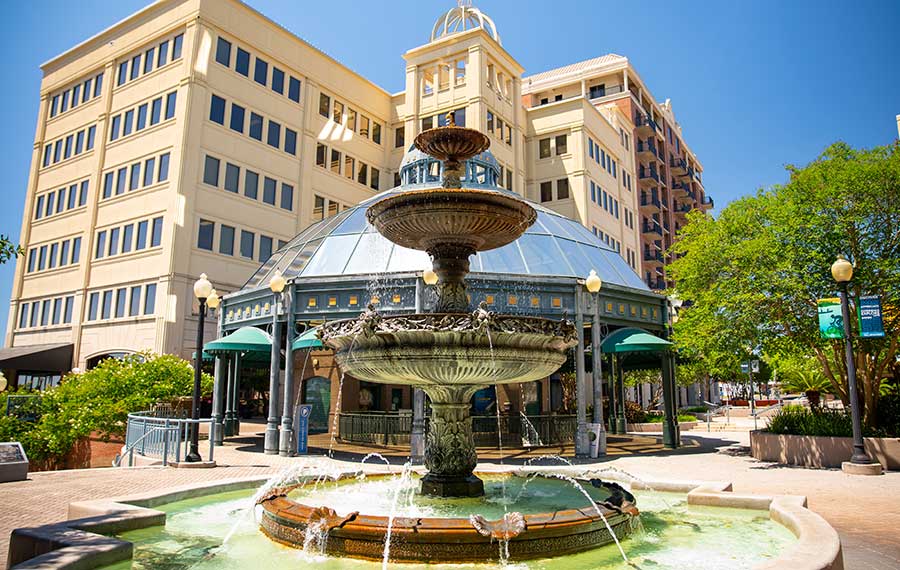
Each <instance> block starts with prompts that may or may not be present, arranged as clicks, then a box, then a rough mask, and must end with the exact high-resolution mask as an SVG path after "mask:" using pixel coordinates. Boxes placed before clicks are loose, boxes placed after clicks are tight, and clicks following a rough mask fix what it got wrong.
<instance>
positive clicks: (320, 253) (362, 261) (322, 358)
mask: <svg viewBox="0 0 900 570" xmlns="http://www.w3.org/2000/svg"><path fill="white" fill-rule="evenodd" d="M499 175H500V168H499V165H498V163H497V161H496V160H495V159H494V157H493V155H492V154H491V153H490V152H488V151H486V152H483V153H481V154H479V155H477V156H475V157H473V158H472V159H470V160H468V161H467V162H466V163H465V165H464V176H463V178H462V180H463V182H464V186H465V187H471V188H491V189H495V190H498V191H500V192H505V191H504V190H502V189H501V188H498V185H497V181H498V180H499ZM400 178H401V185H400V186H398V187H396V188H393V189H391V190H388V191H386V192H383V193H381V194H379V195H377V196H375V197H373V198H370V199H369V200H366V201H364V202H362V203H361V204H359V205H357V206H354V207H351V208H348V209H346V210H344V211H342V212H340V213H338V214H335V215H333V216H331V217H329V218H326V219H324V220H322V221H319V222H316V223H314V224H312V225H311V226H309V227H307V228H306V229H305V230H304V231H302V232H301V233H300V234H298V235H297V236H296V237H295V238H294V239H292V240H291V241H290V242H289V243H288V244H286V245H285V246H284V247H282V248H281V249H280V250H279V251H277V252H276V253H275V254H273V255H272V257H271V258H270V259H269V260H268V261H266V262H265V263H263V264H262V265H261V266H260V267H259V269H258V270H257V271H256V272H255V273H254V274H253V275H252V276H251V277H250V279H249V280H248V281H247V283H246V285H245V286H244V288H243V289H241V290H240V291H237V292H235V293H232V294H229V295H226V296H225V297H224V299H223V301H222V305H221V307H220V309H219V336H220V337H221V338H220V339H219V340H217V341H214V342H213V343H209V344H207V346H206V351H207V352H210V353H212V354H215V355H216V357H217V361H216V390H215V393H216V394H220V393H225V392H227V390H225V388H223V385H225V384H226V383H229V379H230V383H229V384H228V385H230V386H231V389H232V390H234V389H235V387H236V385H237V375H238V370H239V363H235V360H237V359H235V358H233V357H229V356H228V355H229V354H231V355H234V354H237V352H234V351H232V352H229V351H227V350H222V349H216V343H220V342H224V341H225V340H226V339H228V338H230V337H231V336H233V335H234V334H236V332H235V331H239V330H247V327H252V328H257V329H265V330H266V331H268V333H269V334H268V335H267V336H266V338H271V344H270V345H269V346H268V348H266V350H268V351H269V352H268V353H267V357H268V358H269V359H270V362H272V364H273V365H272V369H271V377H270V395H269V414H268V422H267V428H266V443H265V451H266V452H267V453H279V452H280V453H281V454H283V455H289V454H291V453H292V449H293V440H292V438H293V433H294V432H293V430H294V427H293V426H294V413H295V404H297V403H298V402H301V401H302V402H304V403H311V404H313V416H314V417H317V418H319V419H318V421H319V423H320V424H321V423H323V422H324V423H325V424H327V426H328V428H329V429H335V428H336V427H340V425H341V422H338V421H336V419H335V418H336V416H337V415H343V414H348V413H351V412H355V411H359V410H358V409H348V407H350V408H353V407H358V408H360V409H363V410H365V409H367V408H369V407H372V404H373V402H375V403H376V404H378V402H380V401H381V396H384V395H385V394H387V395H389V397H390V402H391V405H392V407H393V408H405V409H409V408H412V413H411V414H409V415H407V416H406V418H407V423H408V427H409V429H410V430H411V431H412V436H411V442H412V445H413V452H414V453H413V454H414V455H415V454H416V448H417V441H418V439H419V437H417V436H421V434H422V430H423V429H424V410H425V397H424V394H422V393H421V392H420V391H419V390H414V391H413V390H410V389H408V388H405V389H401V388H400V387H396V388H392V387H390V386H384V387H382V386H378V387H377V389H378V390H382V389H383V391H381V392H378V393H377V394H373V393H371V391H370V392H369V393H368V394H367V393H366V391H369V390H370V387H363V386H361V385H359V384H360V383H359V382H357V381H356V380H355V379H352V378H349V377H347V378H344V377H343V374H342V373H341V372H340V370H337V369H336V365H334V364H333V361H331V360H330V358H329V354H328V353H329V351H328V350H327V349H325V348H323V347H322V345H321V342H320V341H319V340H318V338H317V337H316V336H315V332H314V330H313V329H314V328H315V327H317V326H318V325H320V324H322V323H323V322H326V321H331V320H335V319H346V318H354V317H357V316H358V315H359V314H360V313H361V312H362V311H363V310H364V309H365V308H366V307H367V306H368V305H372V306H373V308H374V309H375V310H377V311H378V312H379V313H383V314H384V315H397V314H412V313H421V312H423V311H426V312H427V311H429V310H431V308H432V307H433V306H434V304H435V301H436V294H435V292H434V289H433V287H432V286H430V285H427V284H426V283H425V281H424V280H423V270H425V269H430V267H431V262H430V260H429V258H428V255H427V254H426V253H425V252H421V251H415V250H411V249H406V248H404V247H401V246H398V245H395V244H393V243H391V242H390V241H388V240H387V239H386V238H384V237H382V236H381V234H379V233H378V232H377V231H375V228H373V227H372V226H371V225H370V224H369V222H368V221H367V218H366V211H367V209H368V207H369V206H370V205H372V204H373V203H375V202H377V201H378V200H381V199H383V198H386V197H388V196H391V195H394V194H396V193H399V192H404V191H407V190H411V189H421V188H430V187H439V186H440V185H441V183H442V171H441V163H440V162H439V161H438V160H436V159H434V158H433V157H431V156H429V155H427V154H425V153H423V152H421V151H419V150H417V149H416V148H415V147H411V148H410V149H409V151H408V152H407V154H406V156H405V157H404V159H403V161H402V163H401V170H400ZM529 203H530V202H529ZM530 204H531V206H532V207H533V208H534V209H535V210H536V212H537V221H536V222H535V223H534V225H532V226H531V227H530V228H528V229H527V230H526V231H525V233H524V234H523V235H522V236H521V237H520V238H519V239H518V240H516V241H514V242H512V243H510V244H509V245H507V246H504V247H501V248H498V249H494V250H490V251H484V252H480V253H478V254H476V255H473V256H472V257H471V272H470V274H469V277H468V279H467V282H468V297H469V302H470V307H471V308H472V309H474V308H475V307H478V306H479V305H482V304H483V305H484V307H485V308H486V309H487V310H490V311H497V312H502V313H504V314H521V315H531V316H541V317H546V318H550V319H556V320H558V319H560V318H562V317H563V316H568V317H569V318H570V319H572V320H574V321H575V324H576V328H577V331H578V344H577V346H576V348H575V349H574V354H573V360H574V364H575V366H574V368H575V377H576V381H575V385H576V410H577V411H576V417H575V430H574V431H575V442H576V451H577V453H578V454H579V455H587V454H588V450H589V437H588V426H587V417H586V410H587V407H588V405H589V399H590V398H589V396H588V390H587V387H588V385H587V382H588V378H587V374H586V371H585V368H586V366H585V355H586V352H585V348H586V342H585V337H584V332H585V329H586V328H589V329H591V333H590V334H591V337H590V338H592V344H593V345H594V346H599V345H600V344H601V339H602V338H603V337H606V336H607V335H608V334H613V335H614V334H615V332H616V331H618V330H621V329H628V330H632V331H633V330H637V331H639V332H641V333H643V334H646V336H647V337H651V338H654V339H658V340H659V341H660V342H661V343H664V344H660V345H659V346H660V347H665V346H667V345H668V343H667V342H666V341H665V340H664V337H666V336H667V331H668V322H669V313H670V306H669V301H668V299H667V298H666V297H665V296H662V295H659V294H656V293H654V292H652V291H650V290H649V289H648V288H647V286H646V285H645V284H644V283H643V281H642V280H641V279H640V277H639V276H638V275H637V274H636V273H635V272H634V271H633V270H632V269H631V267H629V266H628V265H627V264H626V262H625V260H624V259H622V257H621V256H620V255H619V254H618V253H617V252H616V251H615V250H613V249H612V248H610V247H609V246H608V245H606V244H605V243H603V242H602V241H601V240H600V239H599V238H597V237H596V236H595V235H593V234H592V233H591V232H590V231H588V230H587V229H586V228H584V227H583V226H582V225H580V224H579V223H578V222H576V221H574V220H570V219H568V218H565V217H563V216H561V215H559V214H557V213H556V212H553V211H552V210H549V209H547V208H545V207H543V206H541V205H540V204H535V203H530ZM591 270H595V271H596V272H597V274H598V275H599V277H600V279H602V287H601V289H600V291H599V292H598V293H589V292H588V291H587V290H586V289H585V278H586V277H587V276H588V274H589V273H590V272H591ZM273 277H274V279H273ZM270 283H272V285H273V286H272V287H271V288H270ZM226 335H228V336H226ZM610 338H612V337H610ZM211 346H212V348H213V350H211V349H210V347H211ZM604 346H605V345H604ZM610 346H612V344H611V345H610ZM285 347H291V349H290V350H289V351H288V352H290V354H289V355H288V356H287V357H286V358H284V369H283V374H282V370H280V369H279V368H280V366H279V365H278V364H277V363H278V362H280V361H281V358H280V356H279V355H280V354H281V353H282V351H284V350H285ZM259 350H262V348H261V347H260V349H259ZM613 352H615V351H613ZM254 354H257V355H258V357H262V356H263V355H262V354H261V353H259V352H255V353H254ZM226 360H227V361H229V362H231V364H232V365H231V366H230V368H229V367H228V366H226ZM329 362H330V363H331V364H329ZM623 362H624V363H627V362H628V359H626V360H624V361H622V360H620V364H622V363H623ZM668 362H670V364H671V360H670V359H669V360H668ZM622 366H627V364H622ZM601 368H602V363H601V358H600V351H594V358H593V366H592V369H593V371H594V373H593V376H594V377H597V378H599V377H600V374H598V373H599V372H600V369H601ZM620 368H621V366H620ZM667 368H668V370H667ZM227 369H230V370H232V372H230V373H228V374H227V376H226V370H227ZM323 370H327V371H328V375H329V376H330V378H329V377H324V376H322V374H324V372H323ZM663 371H664V372H666V374H664V379H665V382H664V384H666V385H667V386H669V387H668V388H667V391H666V396H665V398H666V401H667V405H666V408H665V409H666V412H667V414H669V415H671V414H674V409H675V405H674V401H673V398H672V393H673V391H674V373H673V372H674V371H673V370H672V367H671V366H668V367H667V366H663ZM549 382H550V380H549V379H548V380H546V381H545V384H543V385H542V386H547V385H548V383H549ZM353 383H356V384H355V385H354V384H353ZM591 383H592V385H593V386H594V388H593V390H592V394H593V404H594V405H593V407H594V410H595V411H594V418H593V419H594V423H595V424H601V425H602V424H603V418H602V398H603V390H602V387H601V384H602V382H594V381H592V382H591ZM329 385H330V386H329ZM351 385H352V386H351ZM348 386H350V387H351V388H352V389H348ZM353 386H355V387H353ZM554 386H555V385H554V384H549V387H548V388H547V389H545V390H544V389H542V390H539V392H549V393H550V394H549V396H550V398H549V399H548V398H547V397H546V395H542V396H541V397H540V399H541V400H542V401H543V402H544V404H546V402H547V401H548V400H550V401H552V400H553V396H554ZM538 388H540V387H538ZM371 390H373V391H374V390H376V388H372V389H371ZM354 391H355V394H356V395H357V396H358V401H357V402H352V401H348V397H352V394H354ZM556 391H557V392H558V390H556ZM329 392H330V393H329ZM338 392H340V393H341V399H338V395H337V393H338ZM228 393H230V392H228ZM520 394H521V393H520ZM348 395H349V396H348ZM481 397H483V395H481V396H480V395H479V394H476V395H475V396H474V400H476V401H475V402H473V406H478V401H477V400H478V399H479V398H481ZM510 399H511V398H510ZM233 400H234V398H232V402H233ZM384 400H388V398H387V397H385V398H384ZM226 401H227V398H226V397H224V396H223V397H220V398H219V399H218V401H217V402H216V403H217V404H218V407H216V408H215V410H216V412H215V413H216V418H217V421H222V419H223V418H224V417H225V416H226V415H227V412H226V413H224V414H223V413H221V412H220V410H221V409H222V406H223V404H224V403H225V402H226ZM325 402H328V409H324V408H325ZM348 404H350V405H349V406H348ZM353 404H357V406H354V405H353ZM544 404H542V409H543V408H544V407H547V406H546V405H544ZM232 405H233V403H232ZM493 405H498V406H499V402H498V396H497V395H496V393H495V395H494V403H493ZM377 407H378V405H375V408H377ZM381 407H382V408H386V406H385V405H381ZM317 408H318V409H317ZM377 411H378V410H377V409H376V410H374V412H377ZM519 411H520V412H521V413H522V414H524V410H519ZM374 412H373V414H372V415H373V417H375V416H377V413H374ZM670 419H672V420H673V421H674V416H673V417H672V418H670ZM404 425H407V424H404ZM403 429H404V430H406V429H407V428H406V427H404V428H403ZM220 431H221V430H220ZM407 433H409V432H407ZM341 435H342V437H343V435H344V434H341ZM667 443H668V444H669V445H672V446H675V445H677V437H670V438H668V439H667Z"/></svg>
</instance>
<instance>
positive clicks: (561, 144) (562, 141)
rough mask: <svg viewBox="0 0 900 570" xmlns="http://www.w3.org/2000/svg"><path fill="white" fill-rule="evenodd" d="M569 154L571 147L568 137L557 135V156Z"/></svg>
mask: <svg viewBox="0 0 900 570" xmlns="http://www.w3.org/2000/svg"><path fill="white" fill-rule="evenodd" d="M567 152H569V146H568V144H567V140H566V135H557V136H556V155H557V156H559V155H561V154H566V153H567Z"/></svg>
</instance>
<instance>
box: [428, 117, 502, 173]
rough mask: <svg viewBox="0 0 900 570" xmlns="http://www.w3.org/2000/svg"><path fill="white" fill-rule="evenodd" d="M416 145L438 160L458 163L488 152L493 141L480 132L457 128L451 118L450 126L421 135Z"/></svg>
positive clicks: (437, 128) (429, 130)
mask: <svg viewBox="0 0 900 570" xmlns="http://www.w3.org/2000/svg"><path fill="white" fill-rule="evenodd" d="M415 145H416V148H418V149H419V150H421V151H422V152H424V153H426V154H430V155H431V156H433V157H435V158H436V159H438V160H445V161H448V162H455V163H458V162H463V161H465V160H468V159H470V158H472V157H473V156H475V155H476V154H480V153H482V152H484V151H486V150H487V149H488V148H489V147H490V146H491V141H490V139H489V138H488V137H487V135H485V134H484V133H482V132H480V131H476V130H475V129H467V128H465V127H457V126H456V125H455V124H453V123H452V117H451V121H450V124H449V125H447V126H445V127H436V128H434V129H428V130H427V131H422V132H421V133H419V134H418V136H416V140H415Z"/></svg>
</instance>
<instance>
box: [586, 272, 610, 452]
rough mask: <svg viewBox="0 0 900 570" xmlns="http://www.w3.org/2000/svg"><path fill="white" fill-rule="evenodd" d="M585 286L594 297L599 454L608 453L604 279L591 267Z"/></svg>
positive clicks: (592, 332)
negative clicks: (602, 323)
mask: <svg viewBox="0 0 900 570" xmlns="http://www.w3.org/2000/svg"><path fill="white" fill-rule="evenodd" d="M584 286H585V288H586V289H587V290H588V292H589V293H590V294H591V295H592V296H593V298H594V314H593V315H592V317H593V320H592V322H591V346H592V351H591V356H592V364H593V366H592V367H593V371H594V390H593V392H594V394H593V396H594V398H593V400H594V414H593V417H592V418H591V420H592V421H593V423H594V424H595V427H594V429H595V430H597V432H598V433H597V435H598V437H599V441H598V442H597V448H596V449H597V456H598V457H599V456H603V455H606V429H605V428H604V426H603V355H602V354H601V353H600V343H601V342H602V339H601V338H600V288H601V287H603V281H601V280H600V277H599V276H598V275H597V272H596V271H594V270H593V269H591V273H590V275H588V278H587V279H585V281H584Z"/></svg>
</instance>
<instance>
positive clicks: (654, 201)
mask: <svg viewBox="0 0 900 570" xmlns="http://www.w3.org/2000/svg"><path fill="white" fill-rule="evenodd" d="M660 208H662V203H660V201H659V197H657V196H654V195H652V194H648V193H646V192H642V193H641V211H642V212H645V211H646V212H650V213H651V214H653V213H656V211H657V210H659V209H660Z"/></svg>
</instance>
